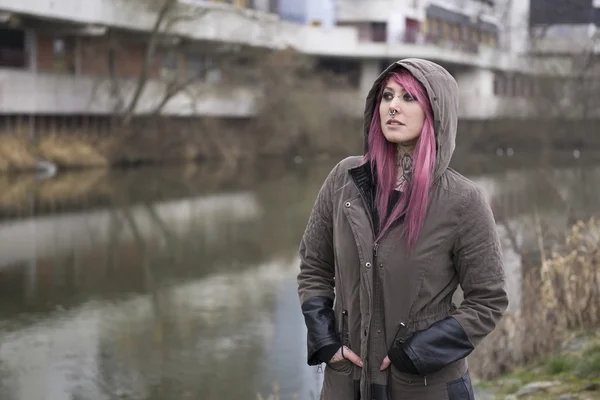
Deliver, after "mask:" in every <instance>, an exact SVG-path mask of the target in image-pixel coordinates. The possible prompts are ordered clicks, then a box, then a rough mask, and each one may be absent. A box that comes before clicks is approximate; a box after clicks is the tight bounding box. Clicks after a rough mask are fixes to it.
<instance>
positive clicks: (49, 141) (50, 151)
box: [38, 133, 116, 167]
mask: <svg viewBox="0 0 600 400" xmlns="http://www.w3.org/2000/svg"><path fill="white" fill-rule="evenodd" d="M115 146H116V139H115V138H112V137H95V138H94V137H90V136H89V135H84V134H69V135H65V134H56V133H51V134H47V135H44V136H42V137H41V138H40V141H39V145H38V152H39V155H40V157H41V158H42V159H44V160H47V161H50V162H52V163H54V164H56V165H59V166H63V167H107V166H109V165H110V156H109V155H110V153H111V149H113V148H115Z"/></svg>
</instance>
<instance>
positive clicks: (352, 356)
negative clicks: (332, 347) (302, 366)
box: [328, 346, 363, 367]
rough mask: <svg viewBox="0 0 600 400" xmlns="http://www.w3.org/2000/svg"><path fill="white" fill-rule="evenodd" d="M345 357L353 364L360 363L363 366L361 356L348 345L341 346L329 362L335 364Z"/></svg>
mask: <svg viewBox="0 0 600 400" xmlns="http://www.w3.org/2000/svg"><path fill="white" fill-rule="evenodd" d="M344 359H346V360H349V361H351V362H352V363H353V364H355V365H358V366H359V367H362V366H363V363H362V360H361V359H360V357H359V356H358V355H356V353H354V352H353V351H352V350H350V349H349V348H348V347H347V346H342V347H340V348H339V350H338V351H337V352H336V353H335V354H334V355H333V357H332V358H331V360H329V362H328V364H335V363H336V362H340V361H342V360H344Z"/></svg>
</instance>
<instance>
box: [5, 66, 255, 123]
mask: <svg viewBox="0 0 600 400" xmlns="http://www.w3.org/2000/svg"><path fill="white" fill-rule="evenodd" d="M134 84H135V82H128V83H123V84H121V85H120V87H121V90H123V92H124V93H125V96H126V97H128V98H130V97H131V95H132V94H133V89H134ZM189 89H190V90H193V91H194V92H195V93H196V95H195V96H194V98H190V97H189V96H187V95H184V94H181V95H178V96H175V97H173V98H172V99H171V101H170V102H169V103H168V104H167V105H166V107H165V109H164V114H170V115H196V114H198V115H212V116H229V117H247V116H251V115H254V113H255V112H256V104H257V96H258V95H259V93H258V91H257V90H255V89H252V88H248V87H241V86H237V87H229V88H227V87H226V86H224V85H223V84H219V85H195V86H193V87H190V88H189ZM164 91H165V87H164V83H161V82H156V81H150V82H149V84H148V85H147V89H146V91H145V92H144V94H143V96H142V98H141V100H140V103H139V107H138V112H148V111H150V110H152V109H153V107H155V106H156V104H157V103H158V102H159V101H160V99H161V98H162V93H164ZM232 102H235V104H236V107H235V108H234V109H232V108H231V104H232ZM113 104H114V96H111V95H110V82H109V81H108V80H100V79H95V78H92V77H85V76H70V75H64V74H46V73H44V74H35V73H30V72H28V71H19V70H12V69H0V113H52V114H71V113H86V114H106V113H109V112H111V111H112V109H113Z"/></svg>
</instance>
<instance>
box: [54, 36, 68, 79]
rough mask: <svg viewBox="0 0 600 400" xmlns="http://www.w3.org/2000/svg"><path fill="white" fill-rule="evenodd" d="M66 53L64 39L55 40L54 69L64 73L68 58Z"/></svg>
mask: <svg viewBox="0 0 600 400" xmlns="http://www.w3.org/2000/svg"><path fill="white" fill-rule="evenodd" d="M66 53H67V50H66V45H65V40H64V39H62V38H55V39H54V41H53V42H52V61H53V63H54V69H56V70H57V71H64V69H65V65H66V58H67V55H66Z"/></svg>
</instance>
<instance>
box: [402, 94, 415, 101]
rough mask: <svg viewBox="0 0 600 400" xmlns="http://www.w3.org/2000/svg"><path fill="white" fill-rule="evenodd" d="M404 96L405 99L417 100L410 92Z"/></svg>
mask: <svg viewBox="0 0 600 400" xmlns="http://www.w3.org/2000/svg"><path fill="white" fill-rule="evenodd" d="M402 98H403V99H404V101H413V100H416V99H415V98H414V97H413V96H412V95H411V94H410V93H404V96H402Z"/></svg>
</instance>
